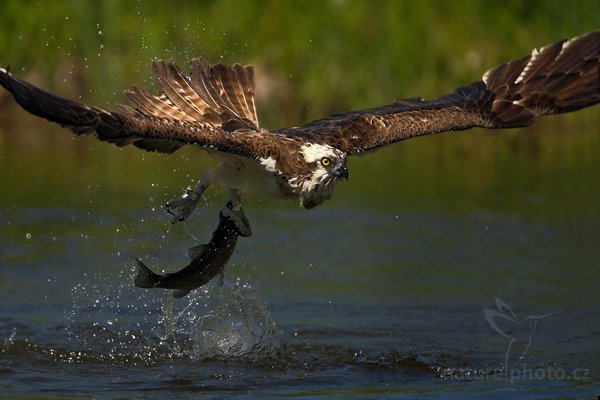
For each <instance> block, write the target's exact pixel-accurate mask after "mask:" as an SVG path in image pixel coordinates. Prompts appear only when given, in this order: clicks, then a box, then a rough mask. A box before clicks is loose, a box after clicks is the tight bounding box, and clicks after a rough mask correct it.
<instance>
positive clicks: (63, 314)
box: [0, 130, 600, 399]
mask: <svg viewBox="0 0 600 400" xmlns="http://www.w3.org/2000/svg"><path fill="white" fill-rule="evenodd" d="M591 132H592V133H591V134H590V135H591V137H592V138H596V139H593V140H597V133H595V131H593V130H591ZM44 134H48V133H47V132H45V133H44ZM64 137H68V135H67V134H65V136H64ZM589 137H590V136H588V138H589ZM437 139H438V140H447V141H448V142H447V143H450V141H451V140H452V139H441V138H437ZM69 140H70V139H69ZM474 140H476V141H478V140H479V141H481V140H487V139H481V138H477V137H475V138H474ZM557 140H559V139H557ZM69 143H70V142H69ZM92 143H93V142H91V141H84V142H83V146H82V148H79V147H78V146H79V145H74V146H75V149H71V150H73V151H72V153H73V154H74V155H73V156H69V157H66V158H65V159H63V157H64V153H63V155H62V156H61V155H58V154H60V151H58V150H57V149H54V150H52V149H51V150H52V151H44V150H39V149H38V150H36V148H35V147H34V148H31V147H28V145H27V144H16V145H12V146H13V147H10V148H8V147H5V148H4V150H5V151H3V153H2V157H1V158H0V162H1V163H2V165H0V167H2V171H3V175H2V182H3V187H4V188H5V190H6V193H5V195H4V197H3V199H2V203H1V205H2V211H1V212H0V218H2V221H3V225H2V226H3V228H2V229H1V230H0V251H1V258H0V262H1V265H0V340H1V341H0V387H1V388H2V396H5V397H11V398H15V397H17V398H37V397H44V398H53V397H55V398H64V397H69V398H90V397H97V398H114V397H119V398H165V397H177V398H197V397H198V396H199V395H205V396H207V397H215V398H222V397H228V396H239V397H251V398H252V397H254V398H269V397H291V396H294V397H306V398H325V397H326V398H413V397H421V398H429V397H431V398H433V397H453V398H473V399H475V398H477V399H479V398H505V397H506V396H508V395H510V396H513V397H522V398H546V397H556V396H560V397H584V396H593V395H597V394H598V387H599V386H600V377H599V373H598V371H600V340H599V337H600V336H599V335H600V322H599V321H600V319H599V316H600V295H599V294H598V291H597V287H598V283H600V279H599V278H600V275H599V272H598V271H599V269H598V260H599V259H600V257H599V256H600V250H599V249H598V246H597V239H598V233H599V228H598V226H600V203H599V202H598V199H599V198H600V197H598V195H599V194H600V188H599V187H598V183H597V178H596V176H597V165H600V164H598V160H597V156H591V158H590V156H587V157H575V161H569V160H571V159H568V158H567V157H566V156H565V157H563V158H560V157H549V156H547V155H544V154H545V153H544V154H542V155H539V154H535V155H531V154H529V153H527V152H525V153H523V152H522V151H517V152H516V153H514V154H513V156H511V157H507V158H506V159H504V158H500V159H496V160H495V162H494V163H493V166H494V168H490V164H489V161H477V159H476V158H475V159H473V157H471V158H469V157H466V158H465V159H463V160H462V161H457V159H456V157H452V156H450V157H447V158H445V157H446V156H445V157H442V158H441V159H440V158H437V156H427V153H426V152H421V156H423V154H425V156H424V158H423V159H422V160H425V162H431V161H432V160H435V159H437V160H438V161H437V162H438V163H439V164H438V165H437V166H436V167H435V168H432V169H429V170H424V171H423V172H422V173H420V174H419V173H418V172H416V171H418V170H419V168H420V167H419V166H420V165H421V164H420V162H422V161H419V160H416V161H414V160H411V157H412V156H411V154H418V153H411V152H418V151H419V146H423V148H427V147H428V143H432V142H421V143H422V144H416V145H414V146H416V147H411V146H412V145H410V144H407V145H404V144H402V145H401V146H408V147H404V148H403V149H402V148H401V147H398V146H396V147H395V148H393V149H390V150H384V151H383V152H380V153H378V154H381V158H380V159H378V160H375V158H377V157H376V156H369V157H365V158H360V159H358V160H353V161H352V164H351V171H350V174H351V179H350V181H349V182H348V183H343V184H342V185H340V186H339V187H338V190H337V193H336V197H335V198H334V200H333V201H330V202H329V203H326V204H325V205H324V206H323V207H320V208H318V209H316V210H312V211H306V210H300V209H298V208H296V206H295V205H294V204H287V203H283V204H282V203H279V202H268V201H260V200H252V201H250V202H249V203H248V204H247V206H246V214H247V215H248V218H249V219H250V222H251V224H252V228H253V232H254V235H253V236H252V237H251V238H248V239H245V238H240V240H239V245H238V249H237V251H236V253H235V254H234V256H233V257H232V260H231V264H230V265H229V266H228V267H227V268H226V270H225V278H226V280H225V286H224V287H222V288H220V287H215V286H214V285H209V286H208V287H206V288H203V289H199V290H196V291H193V292H192V293H191V294H190V295H189V296H187V297H185V298H183V299H178V300H174V299H171V298H169V296H168V292H167V291H162V290H143V289H139V288H136V287H134V286H133V283H132V280H133V274H134V271H133V270H134V262H133V257H141V258H142V259H144V261H148V263H149V265H152V266H162V267H164V268H165V269H170V270H175V269H177V268H180V267H181V266H183V265H185V263H186V261H187V260H186V255H185V250H186V249H187V248H188V247H191V246H193V245H196V244H199V243H201V242H203V241H204V239H208V237H209V235H210V232H212V229H213V228H214V225H215V224H216V221H217V212H218V209H219V208H220V207H221V205H222V204H223V203H224V201H225V197H224V193H222V192H213V193H211V194H210V195H209V198H208V200H207V201H206V202H205V204H202V205H201V209H200V210H199V211H197V212H196V214H194V216H193V217H192V218H191V220H189V221H188V222H186V223H185V224H184V225H181V224H178V225H175V226H171V225H170V224H169V222H168V221H169V218H168V216H167V215H166V214H165V213H164V212H163V211H162V210H161V207H160V206H161V205H162V204H163V203H164V202H165V201H166V200H168V199H169V198H171V197H173V196H176V195H178V194H180V192H181V191H182V189H183V188H184V187H185V186H186V185H188V184H189V183H190V182H193V180H194V179H195V178H196V175H195V174H194V173H193V170H194V169H195V168H198V169H200V168H201V167H203V165H199V166H198V165H195V166H194V168H191V167H190V164H192V161H190V159H189V158H188V157H191V155H192V154H196V153H194V152H193V151H192V152H187V153H185V152H184V153H183V155H181V156H177V157H178V158H175V159H174V158H166V159H163V158H162V157H161V156H158V155H148V154H145V155H144V159H143V160H141V159H140V157H139V155H140V154H141V153H140V152H139V151H136V150H135V149H132V151H131V152H130V151H129V150H125V151H118V150H115V149H114V148H112V147H111V146H105V145H98V144H92ZM542 143H546V142H542ZM63 144H64V143H63ZM546 144H547V143H546ZM67 146H69V144H67ZM71 146H73V144H71ZM90 146H91V148H90ZM486 146H489V147H488V148H498V147H500V148H502V146H501V145H500V146H499V145H498V143H497V142H492V143H489V144H487V145H486ZM550 147H551V146H550ZM576 148H577V147H576ZM63 151H64V150H63ZM552 151H553V150H552ZM442 154H446V153H442ZM551 154H556V153H551ZM585 154H588V153H585ZM438 156H439V154H438ZM373 157H375V158H373ZM416 158H418V157H416ZM463 158H464V157H463ZM546 158H549V159H551V160H554V163H550V162H548V163H546V161H545V160H546ZM382 160H383V161H382ZM173 165H176V166H173ZM548 165H553V166H555V167H554V169H552V167H548ZM524 167H526V168H524ZM592 167H593V168H592ZM124 171H125V172H126V173H127V174H128V176H127V177H123V174H124ZM390 171H393V174H390ZM394 171H395V172H394ZM432 171H433V172H432ZM436 171H437V172H436ZM517 172H518V173H517ZM386 173H387V174H388V175H386ZM375 174H376V175H377V176H379V177H384V176H386V177H387V176H389V175H393V176H390V177H389V179H387V180H385V179H383V178H382V179H381V180H379V182H380V184H379V185H374V184H373V183H372V182H373V179H372V176H373V175H375ZM432 174H433V175H432ZM491 175H493V176H491ZM446 179H447V181H446ZM383 181H385V182H386V184H381V182H383ZM431 182H438V183H436V184H430V183H431ZM485 310H492V311H488V312H487V313H488V314H487V315H488V317H489V316H490V315H492V316H494V315H495V317H494V318H491V317H490V318H491V319H490V318H487V317H486V311H485ZM509 346H510V347H509Z"/></svg>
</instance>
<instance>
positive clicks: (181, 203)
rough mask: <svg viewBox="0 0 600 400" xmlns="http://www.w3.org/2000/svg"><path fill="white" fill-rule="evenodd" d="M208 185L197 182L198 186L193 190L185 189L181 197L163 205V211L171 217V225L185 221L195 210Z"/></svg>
mask: <svg viewBox="0 0 600 400" xmlns="http://www.w3.org/2000/svg"><path fill="white" fill-rule="evenodd" d="M207 187H208V184H206V183H203V182H202V181H200V182H198V185H197V186H196V188H195V189H192V188H187V189H186V190H185V193H184V194H183V196H181V197H179V198H177V199H172V200H169V201H168V202H167V204H165V210H166V211H167V212H168V213H169V214H171V215H172V216H173V219H172V220H171V223H172V224H174V223H175V222H177V221H179V222H182V221H185V219H186V218H187V217H189V216H190V214H191V213H192V211H194V209H195V208H196V205H197V204H198V200H200V197H201V196H202V192H204V190H206V188H207Z"/></svg>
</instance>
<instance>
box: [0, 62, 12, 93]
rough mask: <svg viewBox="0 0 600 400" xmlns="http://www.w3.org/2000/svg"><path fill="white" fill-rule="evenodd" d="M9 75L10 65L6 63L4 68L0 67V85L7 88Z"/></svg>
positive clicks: (10, 75)
mask: <svg viewBox="0 0 600 400" xmlns="http://www.w3.org/2000/svg"><path fill="white" fill-rule="evenodd" d="M11 77H12V74H11V73H10V66H8V65H7V66H6V68H2V67H0V85H2V86H4V87H5V88H7V89H9V87H8V85H9V84H10V79H11Z"/></svg>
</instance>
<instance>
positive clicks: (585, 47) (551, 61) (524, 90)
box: [280, 31, 600, 154]
mask: <svg viewBox="0 0 600 400" xmlns="http://www.w3.org/2000/svg"><path fill="white" fill-rule="evenodd" d="M598 102H600V31H596V32H591V33H587V34H585V35H582V36H579V37H576V38H574V39H570V40H561V41H559V42H556V43H554V44H551V45H548V46H546V47H543V48H541V49H540V50H533V52H532V53H531V54H530V55H528V56H526V57H523V58H522V59H520V60H516V61H512V62H509V63H507V64H503V65H501V66H499V67H497V68H494V69H492V70H489V71H487V72H486V73H485V74H484V75H483V79H482V80H481V81H478V82H474V83H472V84H470V85H469V86H466V87H461V88H459V89H456V90H455V91H454V92H452V93H450V94H448V95H445V96H441V97H439V98H437V99H435V100H431V101H426V100H423V99H418V98H414V99H406V100H399V101H396V102H395V103H393V104H390V105H388V106H383V107H378V108H373V109H368V110H360V111H353V112H348V113H342V114H335V115H332V116H330V117H328V118H324V119H320V120H316V121H313V122H310V123H308V124H306V125H303V126H301V127H299V128H291V129H283V130H281V131H280V132H282V133H284V134H286V135H294V136H301V137H306V138H307V139H310V140H311V141H313V142H317V143H318V142H321V143H325V144H328V145H331V146H333V147H336V148H338V149H340V150H343V151H345V152H347V153H348V154H358V153H361V152H364V151H367V150H372V149H375V148H377V147H381V146H385V145H387V144H390V143H393V142H397V141H400V140H404V139H409V138H412V137H415V136H421V135H428V134H431V133H438V132H445V131H454V130H462V129H468V128H472V127H476V126H479V127H485V128H514V127H522V126H527V125H530V124H531V123H533V122H534V121H535V120H537V119H538V118H539V117H540V116H543V115H549V114H558V113H563V112H568V111H574V110H577V109H580V108H583V107H587V106H590V105H592V104H595V103H598Z"/></svg>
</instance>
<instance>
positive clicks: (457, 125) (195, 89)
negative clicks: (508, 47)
mask: <svg viewBox="0 0 600 400" xmlns="http://www.w3.org/2000/svg"><path fill="white" fill-rule="evenodd" d="M152 66H153V69H154V72H155V74H156V76H157V78H158V81H159V83H160V85H161V87H162V89H163V91H162V93H160V94H156V95H155V94H151V93H149V92H147V91H146V90H144V89H140V88H137V87H133V88H132V89H131V90H128V91H125V96H126V97H127V99H128V100H129V101H130V102H131V103H132V105H133V106H126V105H121V106H120V108H121V111H106V110H103V109H100V108H97V107H92V106H87V105H84V104H81V103H77V102H74V101H71V100H67V99H64V98H61V97H58V96H56V95H53V94H51V93H48V92H46V91H44V90H41V89H39V88H37V87H35V86H33V85H31V84H29V83H27V82H24V81H22V80H20V79H18V78H15V77H14V76H13V75H12V74H10V73H9V72H7V71H6V70H3V69H0V84H2V86H4V87H5V88H6V89H7V90H9V91H10V92H11V93H12V94H13V95H14V97H15V99H16V100H17V101H18V102H19V104H20V105H21V106H22V107H23V108H25V109H26V110H27V111H29V112H31V113H32V114H35V115H38V116H40V117H43V118H46V119H48V120H50V121H52V122H57V123H59V124H61V125H63V126H65V127H68V128H69V129H71V130H72V131H73V132H74V133H76V134H95V135H96V136H97V137H98V138H99V139H100V140H103V141H107V142H111V143H114V144H116V145H117V146H125V145H129V144H132V145H134V146H137V147H139V148H142V149H144V150H149V151H158V152H163V153H172V152H174V151H175V150H177V149H178V148H180V147H181V146H183V145H186V144H193V145H197V146H200V147H203V148H205V149H208V150H209V153H210V154H213V155H215V156H217V157H220V158H221V160H223V161H224V165H222V166H221V167H220V169H216V170H210V171H207V173H205V176H204V177H203V180H204V181H206V182H208V183H214V184H218V185H221V186H224V187H227V188H229V189H237V190H239V192H241V193H242V194H258V195H265V196H276V197H297V198H299V199H300V202H301V204H302V205H303V206H305V207H307V208H311V207H314V206H316V205H318V204H320V203H321V202H322V201H324V200H325V199H327V198H329V197H330V196H331V194H332V191H333V186H334V185H335V183H336V182H337V181H338V180H339V179H341V178H347V176H348V173H347V169H346V156H347V155H354V154H358V153H361V152H365V151H368V150H373V149H376V148H378V147H381V146H385V145H387V144H390V143H394V142H397V141H400V140H404V139H409V138H412V137H416V136H421V135H427V134H431V133H438V132H444V131H454V130H463V129H468V128H471V127H476V126H478V127H485V128H515V127H522V126H527V125H530V124H531V123H533V122H534V121H535V120H537V119H538V118H539V117H541V116H543V115H549V114H558V113H563V112H569V111H574V110H578V109H580V108H583V107H588V106H590V105H593V104H596V103H598V102H599V101H600V31H596V32H591V33H587V34H584V35H582V36H579V37H576V38H574V39H570V40H561V41H559V42H556V43H554V44H551V45H548V46H546V47H543V48H541V49H540V50H534V51H533V52H532V53H531V54H530V55H528V56H526V57H523V58H522V59H520V60H516V61H512V62H509V63H507V64H503V65H501V66H499V67H497V68H494V69H492V70H489V71H487V72H486V73H485V74H484V76H483V78H482V80H480V81H476V82H474V83H471V84H470V85H468V86H465V87H461V88H459V89H456V90H455V91H453V92H452V93H450V94H447V95H444V96H441V97H439V98H437V99H434V100H430V101H426V100H423V99H419V98H413V99H405V100H398V101H396V102H394V103H392V104H390V105H387V106H382V107H377V108H372V109H367V110H359V111H352V112H347V113H341V114H335V115H332V116H329V117H327V118H324V119H320V120H316V121H312V122H309V123H307V124H305V125H303V126H301V127H297V128H285V129H279V130H274V131H267V130H264V129H261V128H260V127H259V123H258V118H257V116H256V107H255V104H254V69H253V67H252V66H249V65H247V66H242V65H239V64H235V65H233V66H231V67H228V66H225V65H222V64H216V65H210V64H208V63H207V62H206V61H205V60H204V59H202V58H197V59H194V60H192V62H191V72H190V74H189V75H186V74H184V73H182V72H181V71H180V70H179V69H178V68H177V67H176V66H175V65H173V64H171V63H167V62H164V61H160V60H157V61H154V62H153V64H152ZM194 205H195V203H194ZM184 217H185V216H184ZM184 217H183V218H184Z"/></svg>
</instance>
